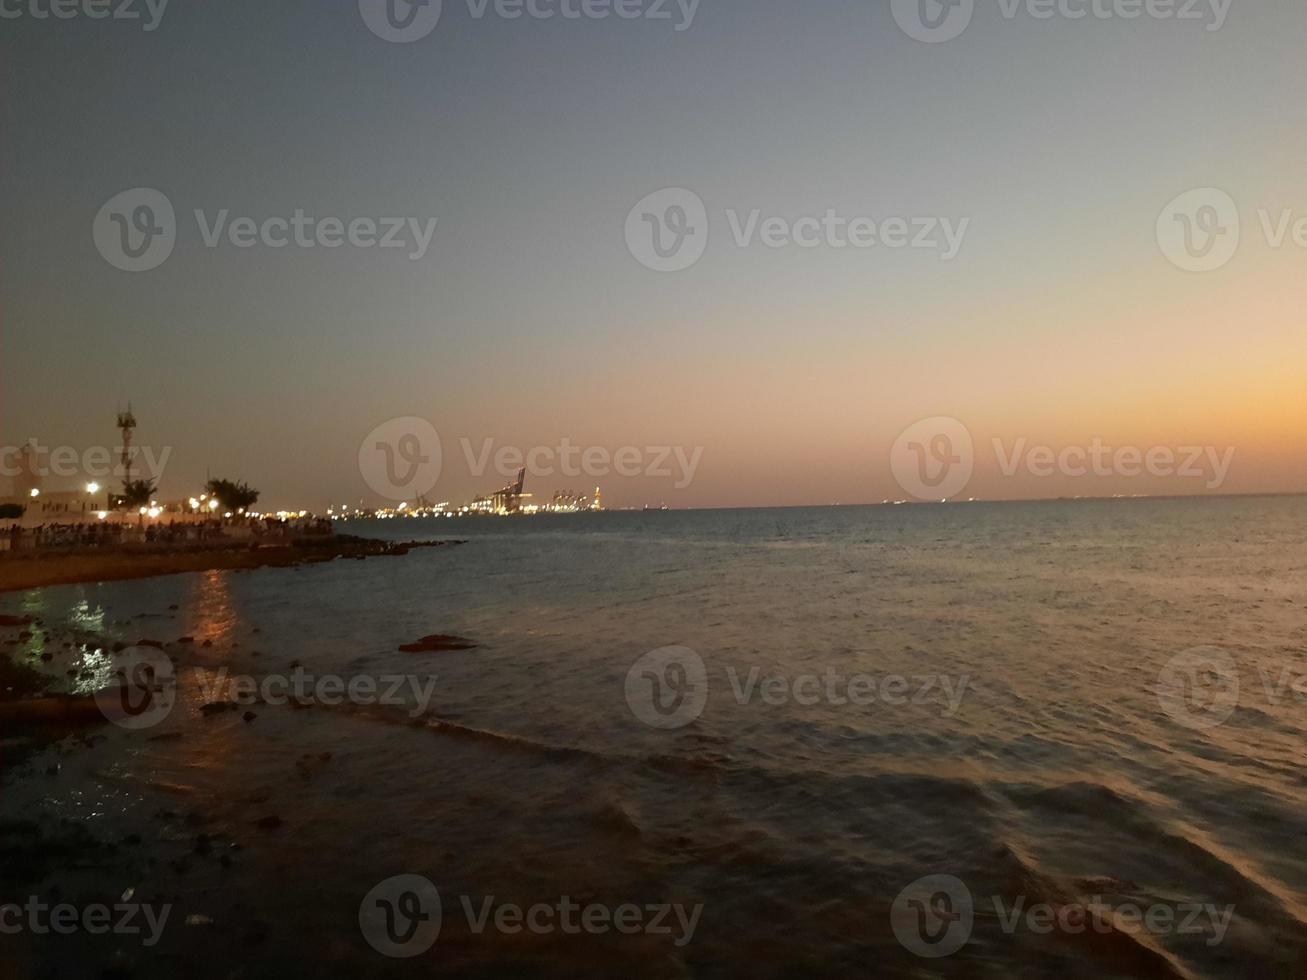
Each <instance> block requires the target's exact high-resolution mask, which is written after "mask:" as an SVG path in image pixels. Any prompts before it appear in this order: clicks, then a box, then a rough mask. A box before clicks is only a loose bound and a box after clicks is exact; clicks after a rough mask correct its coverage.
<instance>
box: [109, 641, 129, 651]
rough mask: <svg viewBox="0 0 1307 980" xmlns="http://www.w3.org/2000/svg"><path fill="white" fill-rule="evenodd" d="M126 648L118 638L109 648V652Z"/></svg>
mask: <svg viewBox="0 0 1307 980" xmlns="http://www.w3.org/2000/svg"><path fill="white" fill-rule="evenodd" d="M126 649H127V644H126V643H123V642H122V641H121V640H119V641H118V642H117V643H115V644H114V645H113V646H111V647H110V648H109V650H110V652H112V653H122V652H123V651H124V650H126Z"/></svg>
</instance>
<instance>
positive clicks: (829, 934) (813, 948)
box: [0, 497, 1307, 978]
mask: <svg viewBox="0 0 1307 980" xmlns="http://www.w3.org/2000/svg"><path fill="white" fill-rule="evenodd" d="M339 530H341V531H342V532H345V533H351V534H358V535H363V536H368V537H377V538H386V539H388V540H394V541H411V540H450V541H460V542H463V543H461V544H458V545H456V546H454V545H451V546H444V547H438V548H429V549H414V550H412V551H410V552H409V553H408V554H407V555H404V556H399V557H377V558H370V559H368V560H366V561H356V560H338V561H333V562H329V563H323V564H314V565H308V566H303V567H298V568H282V569H275V568H269V569H261V570H255V571H250V572H239V573H237V572H207V573H197V574H187V575H178V576H171V577H165V578H156V579H149V580H141V581H133V582H113V583H104V584H99V585H75V586H61V587H54V588H44V589H38V590H33V591H29V592H25V593H15V594H10V595H7V596H0V612H3V613H6V614H9V615H20V614H22V615H34V616H38V617H40V618H41V619H42V620H43V622H44V623H45V624H46V626H47V629H48V630H49V631H50V632H52V633H57V634H58V635H60V636H62V635H64V632H67V633H68V635H70V636H76V637H78V639H77V640H76V641H75V642H74V645H73V647H72V655H73V656H74V657H75V658H76V662H75V663H74V664H73V667H72V668H70V669H71V670H72V671H73V674H72V675H70V678H71V679H70V680H69V683H70V685H71V686H72V687H74V688H80V689H83V690H88V691H89V690H92V689H98V688H100V687H103V686H104V685H105V684H106V683H109V682H111V681H112V680H113V679H114V678H115V677H116V676H118V675H117V673H116V671H117V670H118V669H119V668H118V666H117V664H118V663H119V660H118V658H121V657H122V656H124V655H125V656H128V657H131V656H133V651H139V652H141V653H142V655H143V656H147V657H148V656H157V652H158V651H157V650H156V649H155V648H153V647H148V646H147V647H144V648H142V647H139V646H138V645H137V644H138V643H139V641H140V640H141V639H147V638H148V639H150V640H153V641H157V642H159V643H162V644H164V645H165V647H166V648H167V649H168V650H169V651H171V653H172V656H174V657H176V663H174V664H173V665H172V666H173V670H174V671H175V675H176V676H175V677H172V678H168V679H167V680H168V683H170V684H172V685H174V687H173V689H172V697H173V700H171V701H170V703H169V704H168V705H167V706H166V711H165V710H163V708H162V707H160V704H161V703H162V702H159V703H156V704H155V705H154V706H152V708H151V711H154V710H156V709H157V710H159V711H160V717H158V718H157V719H152V720H151V721H150V722H149V724H148V725H146V726H144V727H131V721H132V719H131V718H127V717H126V716H124V717H123V718H120V719H119V720H118V721H116V722H114V723H111V724H105V725H103V726H100V727H98V728H96V729H95V730H94V731H93V732H91V733H87V732H82V733H79V734H78V735H76V736H72V737H68V738H63V739H60V740H58V741H55V742H53V743H50V744H46V745H41V746H39V747H35V748H33V747H31V746H28V747H26V748H25V749H23V750H22V751H16V750H15V743H13V742H12V741H9V742H7V743H3V744H4V747H5V748H8V749H9V751H8V752H6V753H5V754H6V755H7V756H8V759H7V760H5V761H7V762H8V764H7V765H5V766H4V774H3V784H2V788H0V816H2V817H3V820H4V821H5V826H6V827H7V828H8V829H7V831H6V833H7V835H8V836H9V837H10V843H9V845H6V846H10V847H12V846H13V845H12V841H13V840H14V835H15V834H18V833H23V832H26V833H30V834H33V835H36V837H37V838H39V839H40V843H37V844H34V845H33V846H34V847H35V849H36V850H35V851H29V852H25V853H27V855H28V858H31V854H32V853H37V854H39V855H40V856H39V857H38V858H36V859H32V860H29V862H28V863H29V864H31V863H32V862H33V861H34V862H35V863H34V866H33V867H30V868H28V870H27V873H26V876H25V877H24V878H23V879H22V880H21V881H20V882H14V881H12V880H11V882H10V884H9V885H6V886H5V892H4V895H3V896H0V900H3V901H26V900H27V899H28V898H29V897H32V896H35V897H37V898H39V899H40V900H43V901H46V902H51V903H54V902H58V901H63V902H68V903H71V904H72V905H73V906H74V907H75V908H78V909H81V908H84V907H85V906H87V905H89V904H94V903H95V902H103V903H105V904H107V905H109V906H111V907H113V906H115V905H117V904H123V903H127V904H131V903H133V902H135V903H154V905H156V906H158V907H162V906H164V905H167V906H168V907H169V908H170V910H171V911H170V915H169V918H168V921H167V923H166V925H164V926H163V928H162V930H161V935H159V936H156V937H155V938H156V940H157V941H156V942H155V943H153V944H152V945H146V943H145V937H143V936H142V935H138V934H132V933H127V932H114V933H111V934H109V935H96V934H92V933H91V930H90V929H89V928H88V927H85V926H80V927H78V928H77V929H75V930H74V931H73V932H71V933H68V934H60V935H54V934H52V933H47V934H40V933H39V932H37V931H36V929H34V928H32V927H30V926H29V927H27V929H26V930H25V931H23V930H20V931H19V932H17V933H12V932H9V931H8V930H6V934H5V935H0V950H3V949H6V948H7V949H8V954H7V957H6V958H7V960H8V962H9V964H10V966H9V969H10V970H11V971H13V972H12V975H16V976H37V977H44V976H51V977H54V976H73V975H79V976H81V975H87V976H100V975H123V976H160V977H165V976H166V977H173V976H178V975H191V976H204V977H207V976H221V977H246V976H249V977H261V976H332V977H334V976H342V977H343V976H349V977H359V976H369V977H370V976H378V977H388V976H408V975H431V976H474V977H481V976H484V977H501V976H502V977H525V976H549V977H612V976H623V977H631V978H642V977H650V978H662V977H668V978H674V977H750V978H768V977H777V978H779V977H796V978H797V977H805V978H806V977H841V978H845V977H863V976H865V977H993V978H1011V977H1046V976H1056V977H1059V978H1080V977H1084V978H1089V977H1094V978H1099V977H1181V978H1189V977H1193V978H1201V977H1211V978H1225V977H1249V978H1251V977H1258V978H1264V977H1275V976H1284V977H1301V976H1304V975H1307V750H1305V746H1304V734H1305V730H1307V498H1303V497H1245V498H1195V499H1165V500H1163V499H1122V500H1092V501H1090V500H1084V501H1071V500H1068V501H1048V502H1034V503H971V504H949V505H909V506H878V507H827V508H812V509H774V510H767V509H762V510H715V511H655V512H611V513H587V514H576V515H553V516H545V515H541V516H535V517H529V518H459V519H436V518H432V519H395V520H368V521H358V522H353V523H348V524H343V525H340V526H339ZM432 635H442V636H446V637H457V638H461V639H462V640H465V641H467V642H466V643H452V644H451V643H450V642H449V641H448V640H446V641H445V643H443V644H442V643H436V644H435V645H436V646H437V647H441V646H449V645H453V646H463V647H466V648H465V649H436V650H431V651H427V652H404V651H403V650H401V649H400V648H401V647H402V646H405V645H407V644H412V643H414V642H415V641H418V640H420V639H421V638H423V637H428V636H432ZM184 637H185V638H191V639H193V642H188V643H185V644H182V645H180V646H179V645H177V644H176V641H177V640H179V639H181V638H184ZM27 642H28V646H26V647H25V646H22V645H21V644H20V645H19V646H18V647H17V650H18V651H19V652H18V653H16V654H14V655H22V653H23V652H24V651H26V652H27V653H28V654H29V655H30V656H29V659H31V660H32V662H35V661H36V659H37V655H38V654H39V653H40V650H39V649H37V648H36V647H34V646H32V644H34V643H35V644H39V643H40V642H43V640H42V638H41V637H37V638H36V639H34V640H29V641H27ZM44 642H53V641H44ZM114 643H125V644H128V645H129V649H128V650H127V651H123V652H120V653H119V654H113V653H112V652H111V648H112V645H113V644H114ZM11 649H12V647H11ZM151 651H155V652H154V653H151ZM169 660H170V661H171V658H169ZM162 670H163V671H164V672H166V671H167V668H166V667H163V668H162ZM296 677H298V678H299V683H300V685H301V686H300V687H299V688H295V689H294V690H296V691H298V692H299V693H298V694H296V696H295V697H294V698H291V699H290V703H284V702H285V701H286V699H281V700H280V701H279V700H278V696H277V695H278V693H279V692H280V691H282V690H283V689H290V686H291V685H293V684H294V683H295V682H296V680H295V679H296ZM233 679H239V683H245V684H248V685H254V686H255V687H257V688H258V693H257V694H255V695H253V696H252V697H245V696H241V697H231V698H229V697H228V696H227V695H228V694H229V693H231V692H233V691H235V692H237V693H241V689H240V688H239V684H238V686H237V687H235V688H233V687H232V686H231V683H232V682H233ZM324 682H325V684H326V686H323V684H324ZM351 684H353V685H354V686H353V689H352V693H351V688H350V685H351ZM224 685H226V686H224ZM305 685H309V686H308V687H305ZM342 687H343V688H344V690H345V693H344V694H343V695H342V694H341V693H340V691H339V690H337V688H342ZM154 690H155V691H156V693H158V692H161V691H162V690H163V685H162V683H160V685H158V686H156V688H155V689H154ZM306 690H308V691H310V693H309V694H307V695H304V694H303V692H304V691H306ZM215 692H216V693H215ZM297 700H298V701H299V702H302V705H301V704H297V703H295V702H296V701H297ZM224 701H232V702H233V703H236V704H238V706H237V707H230V706H224V704H223V702H224ZM124 704H126V702H124ZM215 705H216V706H215ZM206 706H207V707H206ZM24 822H26V823H24ZM30 824H34V825H36V826H35V829H34V828H33V827H31V826H29V825H30ZM24 827H25V828H26V830H24V829H23V828H24ZM15 828H18V829H17V830H16V829H15ZM0 850H3V848H2V847H0ZM2 878H3V876H0V879H2ZM123 896H127V898H124V897H123ZM23 914H24V915H26V914H27V913H23ZM3 921H18V919H14V920H3ZM23 921H24V922H26V921H27V920H26V919H23Z"/></svg>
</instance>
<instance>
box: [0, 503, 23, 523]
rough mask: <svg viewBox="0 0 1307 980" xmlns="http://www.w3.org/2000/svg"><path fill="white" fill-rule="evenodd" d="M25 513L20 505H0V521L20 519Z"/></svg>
mask: <svg viewBox="0 0 1307 980" xmlns="http://www.w3.org/2000/svg"><path fill="white" fill-rule="evenodd" d="M25 513H27V508H26V507H24V506H23V505H22V504H0V520H12V519H13V518H17V517H22V516H23V515H24V514H25Z"/></svg>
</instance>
